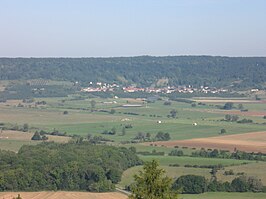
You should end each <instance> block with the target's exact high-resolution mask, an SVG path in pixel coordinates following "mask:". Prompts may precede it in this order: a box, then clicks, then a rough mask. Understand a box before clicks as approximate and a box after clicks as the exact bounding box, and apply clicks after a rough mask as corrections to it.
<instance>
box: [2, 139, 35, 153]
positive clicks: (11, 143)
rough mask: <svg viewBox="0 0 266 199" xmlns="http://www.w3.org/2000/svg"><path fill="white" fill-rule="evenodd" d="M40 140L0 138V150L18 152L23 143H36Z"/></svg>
mask: <svg viewBox="0 0 266 199" xmlns="http://www.w3.org/2000/svg"><path fill="white" fill-rule="evenodd" d="M38 143H40V142H38V141H25V140H0V150H7V151H15V152H18V151H19V149H20V148H21V147H22V146H23V145H35V144H38Z"/></svg>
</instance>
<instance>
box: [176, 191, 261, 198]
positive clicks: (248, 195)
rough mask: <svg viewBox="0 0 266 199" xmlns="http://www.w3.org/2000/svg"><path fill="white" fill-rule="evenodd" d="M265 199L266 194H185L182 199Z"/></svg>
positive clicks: (181, 196)
mask: <svg viewBox="0 0 266 199" xmlns="http://www.w3.org/2000/svg"><path fill="white" fill-rule="evenodd" d="M251 198H252V199H264V198H266V193H224V192H221V193H219V192H216V193H204V194H183V195H180V199H251Z"/></svg>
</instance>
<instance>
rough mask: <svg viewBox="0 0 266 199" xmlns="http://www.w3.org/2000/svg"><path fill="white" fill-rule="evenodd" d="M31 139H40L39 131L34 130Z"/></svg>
mask: <svg viewBox="0 0 266 199" xmlns="http://www.w3.org/2000/svg"><path fill="white" fill-rule="evenodd" d="M31 140H42V137H41V135H40V133H39V132H38V131H36V132H35V133H34V135H33V136H32V138H31Z"/></svg>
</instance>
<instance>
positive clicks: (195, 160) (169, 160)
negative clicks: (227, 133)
mask: <svg viewBox="0 0 266 199" xmlns="http://www.w3.org/2000/svg"><path fill="white" fill-rule="evenodd" d="M139 157H140V159H142V160H143V161H151V160H153V159H154V160H158V161H159V163H160V165H161V166H168V165H169V164H179V165H180V166H184V165H186V164H189V165H218V164H220V165H222V166H233V165H241V164H244V163H252V162H255V161H249V160H234V159H221V158H201V157H186V156H181V157H179V156H143V155H140V156H139Z"/></svg>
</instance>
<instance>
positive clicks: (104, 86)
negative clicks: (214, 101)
mask: <svg viewBox="0 0 266 199" xmlns="http://www.w3.org/2000/svg"><path fill="white" fill-rule="evenodd" d="M118 89H120V90H123V91H124V92H127V93H134V92H146V93H165V94H169V93H213V94H215V93H225V92H228V90H227V89H223V88H215V87H204V86H201V87H200V88H194V87H193V86H191V85H188V86H178V87H174V86H167V87H163V88H152V87H146V88H140V87H136V86H128V87H120V86H119V85H118V84H108V83H102V82H96V83H95V84H93V82H90V83H89V87H87V88H83V89H82V91H83V92H107V91H111V92H113V91H115V90H118Z"/></svg>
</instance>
